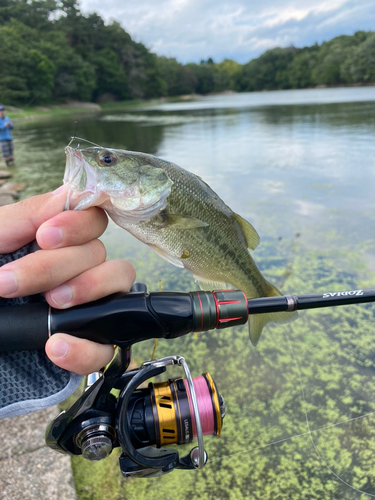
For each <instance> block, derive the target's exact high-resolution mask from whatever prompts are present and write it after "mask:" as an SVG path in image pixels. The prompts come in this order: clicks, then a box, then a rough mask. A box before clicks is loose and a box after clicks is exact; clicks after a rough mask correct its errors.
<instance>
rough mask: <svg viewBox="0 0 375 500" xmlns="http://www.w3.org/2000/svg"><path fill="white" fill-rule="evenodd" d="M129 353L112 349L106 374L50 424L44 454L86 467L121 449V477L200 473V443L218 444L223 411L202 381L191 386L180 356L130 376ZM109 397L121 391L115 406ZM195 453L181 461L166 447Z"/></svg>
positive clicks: (208, 380)
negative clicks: (173, 373)
mask: <svg viewBox="0 0 375 500" xmlns="http://www.w3.org/2000/svg"><path fill="white" fill-rule="evenodd" d="M129 363H130V348H128V349H119V350H118V351H117V354H116V357H115V358H114V360H113V361H112V363H111V364H110V365H109V367H108V368H107V369H106V370H105V371H104V372H103V373H102V374H101V375H100V376H99V375H98V377H97V378H96V380H95V381H92V382H93V383H91V380H90V378H89V384H91V385H89V386H88V387H87V389H86V391H85V392H84V393H83V395H82V396H81V397H80V398H79V400H78V401H76V403H74V404H73V406H72V407H71V408H70V409H69V410H67V411H63V412H62V413H61V414H60V415H58V416H57V417H56V418H55V420H54V421H53V422H52V423H51V424H50V426H49V428H48V429H47V433H46V442H47V444H48V446H50V447H51V448H53V449H54V450H56V451H58V452H61V453H68V454H71V455H82V456H83V457H84V458H86V459H87V460H92V461H97V460H102V459H103V458H106V457H107V456H108V455H109V454H110V453H111V452H112V450H113V448H115V447H121V449H122V454H121V456H120V469H121V472H122V474H123V476H124V477H128V476H137V477H153V476H157V475H161V474H166V473H168V472H171V471H172V470H173V469H196V468H198V469H200V468H202V467H203V466H204V465H205V464H206V462H207V453H206V452H205V450H204V446H203V436H204V435H208V434H212V435H216V436H219V435H220V431H221V428H222V423H223V418H224V415H225V403H224V400H223V398H222V397H221V396H220V394H219V393H218V391H217V388H216V385H215V382H214V381H213V379H212V377H211V376H210V375H209V374H208V373H204V374H203V375H201V376H200V377H196V378H193V379H192V378H191V375H190V371H189V368H188V366H187V364H186V361H185V359H184V358H183V357H182V356H170V357H166V358H162V359H158V360H155V361H146V362H145V363H143V364H142V366H141V367H140V368H139V369H137V370H131V371H127V372H126V371H125V370H126V368H127V367H128V366H129ZM167 366H180V367H182V368H183V369H184V371H185V377H186V378H185V379H184V378H182V377H181V376H179V377H175V378H173V379H169V380H168V381H165V382H159V383H152V382H150V383H149V384H148V388H143V389H141V388H139V386H140V385H141V384H144V383H145V382H146V381H147V380H149V379H150V378H152V377H155V376H157V375H161V374H162V373H164V372H165V371H166V368H167ZM113 389H118V390H120V395H119V397H118V398H116V397H115V396H114V394H113V392H112V390H113ZM195 437H197V438H198V447H195V448H193V449H192V450H191V451H190V453H189V454H187V455H186V456H184V457H182V458H180V457H179V454H178V451H176V450H174V449H170V448H165V445H169V444H177V445H181V444H188V443H191V442H192V441H193V439H194V438H195Z"/></svg>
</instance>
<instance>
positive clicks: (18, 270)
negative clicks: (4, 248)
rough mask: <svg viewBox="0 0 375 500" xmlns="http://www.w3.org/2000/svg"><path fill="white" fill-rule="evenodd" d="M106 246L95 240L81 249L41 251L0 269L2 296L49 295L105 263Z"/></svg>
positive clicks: (0, 292)
mask: <svg viewBox="0 0 375 500" xmlns="http://www.w3.org/2000/svg"><path fill="white" fill-rule="evenodd" d="M105 258H106V250H105V247H104V245H103V243H102V242H101V241H99V240H93V241H90V242H89V243H86V244H85V245H80V246H77V247H66V248H58V249H57V250H39V251H38V252H35V253H32V254H29V255H25V257H22V259H19V260H16V261H13V262H10V263H9V264H5V265H4V266H2V267H1V268H0V297H7V298H13V297H23V296H25V295H33V294H35V293H40V292H45V291H47V290H51V289H52V288H55V287H57V286H58V285H61V284H62V283H65V281H68V280H70V279H72V278H73V277H74V276H78V275H79V274H81V273H83V272H85V271H87V270H88V269H90V268H91V267H95V266H98V265H99V264H101V263H102V262H104V261H105Z"/></svg>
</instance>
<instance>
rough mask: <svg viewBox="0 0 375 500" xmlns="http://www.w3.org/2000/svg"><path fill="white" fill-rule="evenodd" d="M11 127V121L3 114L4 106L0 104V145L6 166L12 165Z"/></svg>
mask: <svg viewBox="0 0 375 500" xmlns="http://www.w3.org/2000/svg"><path fill="white" fill-rule="evenodd" d="M12 128H13V123H12V122H11V121H10V119H9V118H8V117H7V116H5V107H4V106H3V105H2V104H0V146H1V152H2V153H3V158H4V160H5V163H6V164H7V167H13V166H14V159H13V137H12V132H11V130H12Z"/></svg>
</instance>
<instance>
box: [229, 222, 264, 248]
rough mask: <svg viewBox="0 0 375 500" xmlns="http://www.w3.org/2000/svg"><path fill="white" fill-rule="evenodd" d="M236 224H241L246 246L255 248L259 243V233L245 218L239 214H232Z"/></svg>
mask: <svg viewBox="0 0 375 500" xmlns="http://www.w3.org/2000/svg"><path fill="white" fill-rule="evenodd" d="M234 216H235V218H236V220H237V222H238V224H239V225H240V226H241V229H242V231H243V232H244V233H245V238H246V243H247V248H250V250H255V249H256V247H257V246H258V245H259V241H260V239H259V234H258V233H257V232H256V230H255V229H254V228H253V226H252V225H251V224H250V222H247V220H245V219H243V218H242V217H241V216H240V215H238V214H234Z"/></svg>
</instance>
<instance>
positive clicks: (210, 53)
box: [80, 0, 375, 63]
mask: <svg viewBox="0 0 375 500" xmlns="http://www.w3.org/2000/svg"><path fill="white" fill-rule="evenodd" d="M80 5H81V8H82V10H83V12H93V11H95V12H98V13H99V14H100V15H101V16H102V17H103V18H104V19H105V20H106V21H110V20H113V19H115V20H116V21H118V22H120V23H121V25H122V26H123V27H124V28H125V29H126V31H128V32H129V33H130V34H131V36H132V37H133V38H134V39H135V40H137V41H140V42H143V43H144V44H145V45H146V46H147V47H149V48H150V49H151V50H153V51H154V52H156V53H157V54H159V55H166V56H168V57H176V58H177V60H179V61H180V62H183V63H187V62H199V61H200V60H201V59H207V58H208V57H212V58H213V59H214V60H215V61H221V60H222V59H224V58H232V59H235V60H237V61H238V62H241V63H244V62H247V61H249V60H250V59H252V58H254V57H257V56H258V55H260V54H261V53H262V52H264V51H265V50H267V49H268V48H271V47H276V46H288V45H291V44H294V45H295V46H297V47H303V46H306V45H311V44H313V43H315V42H319V43H320V42H322V41H324V40H329V39H330V38H332V37H334V36H337V35H340V34H348V35H350V34H353V33H354V32H355V31H357V30H360V29H363V30H370V29H372V28H373V26H374V22H375V3H374V2H373V0H289V1H285V0H263V1H262V2H258V1H257V2H255V1H254V0H252V1H248V0H233V1H232V2H229V1H225V0H158V1H157V2H156V1H155V0H142V1H139V0H127V1H126V2H123V0H107V2H105V4H104V2H102V1H101V0H81V2H80Z"/></svg>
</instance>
